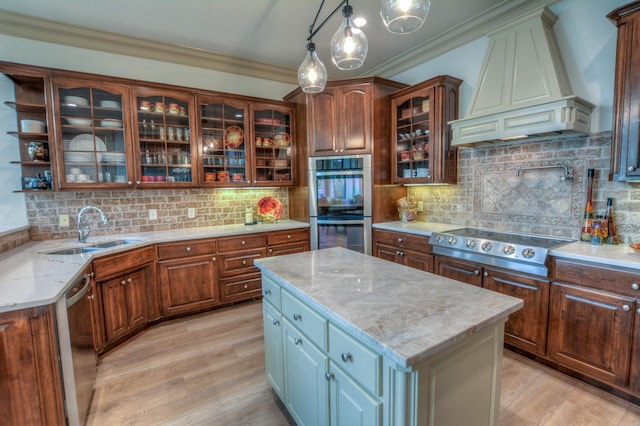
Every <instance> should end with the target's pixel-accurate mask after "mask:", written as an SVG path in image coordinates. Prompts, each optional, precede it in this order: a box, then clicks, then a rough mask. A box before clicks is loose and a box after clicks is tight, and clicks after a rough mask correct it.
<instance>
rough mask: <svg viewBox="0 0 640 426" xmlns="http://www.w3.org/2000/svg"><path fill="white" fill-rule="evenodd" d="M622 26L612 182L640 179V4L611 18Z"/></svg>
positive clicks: (619, 41)
mask: <svg viewBox="0 0 640 426" xmlns="http://www.w3.org/2000/svg"><path fill="white" fill-rule="evenodd" d="M607 18H609V19H610V20H611V21H612V22H613V23H614V24H615V25H616V26H617V27H618V43H617V48H616V66H615V88H614V102H613V141H612V144H611V172H610V175H609V180H617V181H639V180H640V68H639V67H638V61H640V1H636V2H633V3H630V4H627V5H625V6H623V7H620V8H618V9H616V10H614V11H612V12H611V13H609V14H608V15H607Z"/></svg>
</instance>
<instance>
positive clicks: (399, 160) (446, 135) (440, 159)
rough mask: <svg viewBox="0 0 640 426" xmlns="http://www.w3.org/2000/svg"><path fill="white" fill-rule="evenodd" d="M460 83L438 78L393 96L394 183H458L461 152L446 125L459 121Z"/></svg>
mask: <svg viewBox="0 0 640 426" xmlns="http://www.w3.org/2000/svg"><path fill="white" fill-rule="evenodd" d="M461 83H462V80H459V79H457V78H453V77H450V76H439V77H435V78H432V79H430V80H427V81H424V82H422V83H419V84H416V85H414V86H411V87H407V88H405V89H403V90H399V91H398V92H396V93H394V94H393V95H391V127H392V129H391V148H392V155H391V157H392V160H391V163H392V164H391V169H392V178H393V182H394V183H451V184H454V183H456V180H457V161H458V151H457V148H456V147H453V146H451V126H450V125H449V124H447V123H448V122H449V121H451V120H456V119H457V118H458V107H459V100H458V88H459V86H460V84H461Z"/></svg>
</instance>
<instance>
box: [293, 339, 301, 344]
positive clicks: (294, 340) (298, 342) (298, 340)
mask: <svg viewBox="0 0 640 426" xmlns="http://www.w3.org/2000/svg"><path fill="white" fill-rule="evenodd" d="M293 343H295V344H296V345H299V344H300V343H302V340H300V338H298V337H296V338H295V339H293Z"/></svg>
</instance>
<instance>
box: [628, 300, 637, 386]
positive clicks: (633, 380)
mask: <svg viewBox="0 0 640 426" xmlns="http://www.w3.org/2000/svg"><path fill="white" fill-rule="evenodd" d="M634 318H635V320H634V324H633V339H632V343H631V368H630V370H629V387H630V388H631V391H632V392H634V393H635V394H636V395H640V300H636V305H635V316H634Z"/></svg>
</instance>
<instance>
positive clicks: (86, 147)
mask: <svg viewBox="0 0 640 426" xmlns="http://www.w3.org/2000/svg"><path fill="white" fill-rule="evenodd" d="M93 139H94V136H93V135H90V134H88V133H83V134H81V135H78V136H76V137H75V138H73V139H71V142H69V150H70V151H94V150H95V151H96V152H98V154H96V157H97V160H98V161H100V160H101V159H102V154H101V152H104V151H106V150H107V146H106V145H105V144H104V142H103V141H102V139H100V138H99V137H97V136H95V147H94V144H93Z"/></svg>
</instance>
